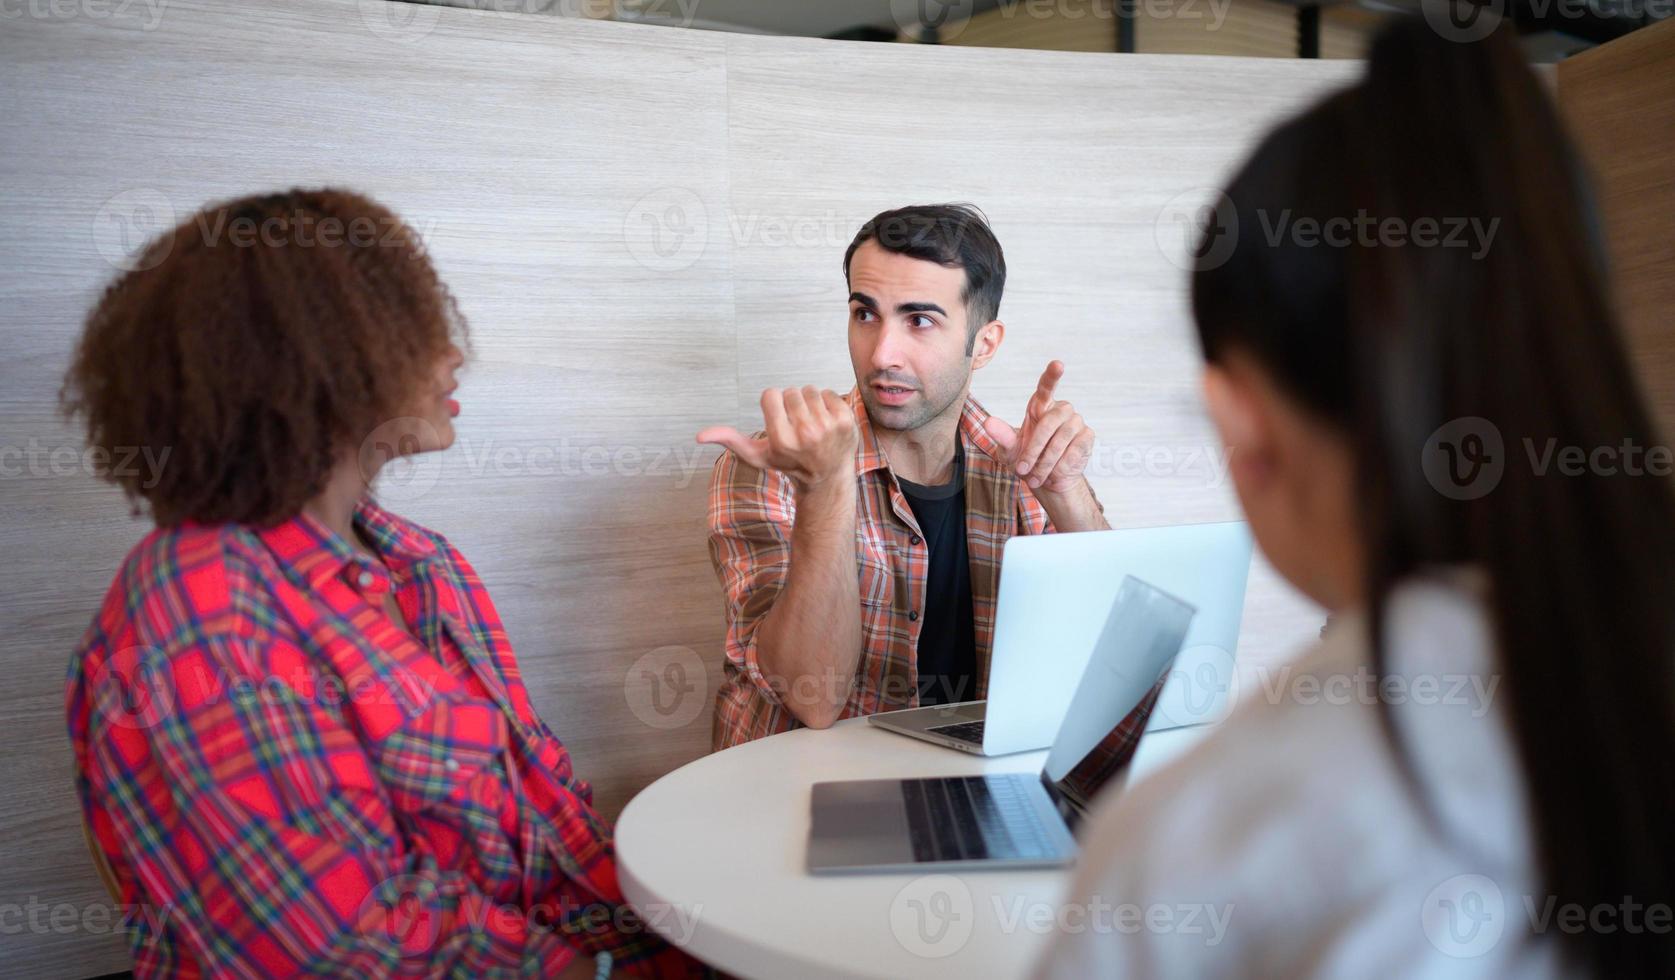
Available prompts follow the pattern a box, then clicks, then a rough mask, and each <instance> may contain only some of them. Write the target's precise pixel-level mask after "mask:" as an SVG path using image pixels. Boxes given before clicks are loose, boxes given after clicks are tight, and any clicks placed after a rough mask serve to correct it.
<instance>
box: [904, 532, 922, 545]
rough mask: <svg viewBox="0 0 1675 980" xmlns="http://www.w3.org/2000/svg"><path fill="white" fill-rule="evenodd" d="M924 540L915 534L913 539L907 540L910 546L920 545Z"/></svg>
mask: <svg viewBox="0 0 1675 980" xmlns="http://www.w3.org/2000/svg"><path fill="white" fill-rule="evenodd" d="M923 540H924V539H923V538H921V537H919V536H918V535H917V534H915V535H914V536H912V537H911V538H908V539H907V543H908V544H918V543H919V542H920V541H923Z"/></svg>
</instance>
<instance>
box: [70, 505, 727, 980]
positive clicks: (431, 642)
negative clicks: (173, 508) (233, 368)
mask: <svg viewBox="0 0 1675 980" xmlns="http://www.w3.org/2000/svg"><path fill="white" fill-rule="evenodd" d="M355 522H356V524H357V526H359V527H360V528H361V529H363V533H364V535H365V537H366V538H367V539H368V540H369V541H370V542H372V543H373V545H374V547H375V548H376V550H377V551H378V553H379V555H380V557H381V558H382V560H383V561H382V563H380V562H377V561H372V560H370V559H369V558H367V557H365V556H364V555H362V554H360V553H358V552H356V551H355V550H354V549H352V548H351V547H350V546H349V544H348V543H347V542H345V541H343V540H342V539H341V538H339V537H337V536H336V535H334V534H333V533H332V532H330V531H329V530H327V529H326V528H325V527H324V526H323V525H321V524H320V523H318V522H317V521H315V520H313V519H312V518H309V517H307V516H298V517H296V518H294V519H292V520H290V521H287V522H285V523H282V524H279V525H277V526H275V527H272V528H268V529H256V528H252V527H246V526H241V525H220V526H206V525H187V526H185V527H181V528H174V529H158V530H155V531H153V532H152V533H151V534H149V535H148V536H147V537H146V538H145V539H144V540H143V541H141V542H140V544H139V545H138V547H136V548H135V549H134V551H133V552H132V553H131V554H130V555H129V556H128V559H127V561H126V562H125V564H124V565H123V568H122V570H121V571H120V572H119V573H118V575H117V577H116V580H115V582H113V583H112V585H111V589H110V592H109V593H108V594H107V596H106V599H105V603H104V607H103V609H102V610H101V611H100V613H99V615H98V617H97V618H96V619H95V621H94V623H93V625H92V627H91V628H90V629H89V630H88V633H87V636H86V637H85V639H84V640H83V643H82V646H81V649H80V650H79V651H78V652H77V653H76V655H75V658H74V659H73V661H72V663H71V666H70V676H69V683H68V692H67V706H68V714H69V726H70V737H71V740H72V742H73V743H74V748H75V760H76V770H77V784H78V788H79V790H80V794H81V799H82V805H83V807H84V810H85V814H86V818H87V822H88V826H89V828H90V829H91V831H92V833H93V836H94V839H95V840H96V842H97V844H98V846H99V848H100V849H101V850H102V851H103V852H104V854H105V856H106V857H107V859H108V861H109V863H110V865H111V867H112V871H113V872H114V875H115V879H116V883H117V885H118V887H119V888H120V891H121V901H122V903H123V905H124V906H125V911H126V915H125V925H126V926H127V927H128V930H129V934H130V937H131V940H132V947H133V956H134V965H135V973H136V974H138V975H139V976H142V977H143V976H154V975H170V976H174V975H198V974H212V975H229V976H249V977H264V976H279V975H290V974H298V973H310V974H322V975H331V976H382V975H390V974H402V975H414V974H419V975H439V974H444V973H446V974H450V975H463V976H473V977H476V976H490V975H494V976H512V975H518V976H529V975H551V974H553V973H556V972H557V971H559V970H560V969H562V968H563V967H564V966H565V964H567V963H569V962H570V961H571V960H572V959H573V958H574V957H575V956H577V955H578V954H580V955H589V956H591V955H592V954H593V953H595V952H598V951H609V952H610V953H611V954H613V956H614V957H615V958H616V962H617V963H618V964H619V965H621V966H623V967H625V968H627V969H629V970H632V971H634V972H637V973H645V974H653V975H682V974H686V973H688V972H692V971H695V970H697V969H698V967H697V965H696V964H695V963H694V961H692V960H690V959H688V958H686V957H685V956H684V955H683V954H681V953H680V952H679V951H677V950H674V949H672V948H670V947H668V946H667V945H665V944H664V943H663V942H662V941H660V940H659V939H657V938H656V936H655V935H653V934H652V933H650V932H649V931H648V930H647V929H646V928H645V926H644V924H643V923H642V922H641V921H640V920H639V919H638V918H636V917H635V916H634V915H633V914H632V913H631V912H628V911H627V910H626V909H625V908H624V906H623V904H622V902H623V899H622V893H621V891H620V889H619V888H618V886H617V878H616V865H615V860H614V856H613V851H612V842H611V831H610V828H609V827H608V826H607V825H606V824H605V822H604V821H603V820H602V819H600V817H599V816H598V815H597V814H596V813H595V812H594V811H593V809H592V806H591V796H592V794H591V791H590V789H589V787H588V785H587V784H586V783H585V782H582V781H581V780H579V779H577V778H575V776H574V775H573V774H572V772H571V768H570V756H569V753H568V752H567V751H566V750H565V748H564V746H563V744H562V743H560V742H559V740H558V738H557V737H556V736H554V735H553V733H552V731H551V730H549V729H548V728H547V726H546V725H545V724H544V723H543V722H542V721H541V719H540V718H538V717H536V715H535V712H534V709H533V708H531V706H530V702H529V695H528V692H527V691H526V690H525V689H524V685H523V681H522V679H521V678H520V676H519V674H518V666H517V662H516V661H515V660H514V658H513V655H512V648H511V646H510V644H509V643H508V642H507V639H506V633H505V630H504V629H503V628H502V627H501V624H500V618H499V616H498V615H497V614H496V613H495V609H494V604H493V603H492V602H490V601H489V596H488V592H487V591H486V590H485V589H484V588H483V585H482V583H481V582H480V581H479V580H478V578H477V575H476V573H475V572H474V571H473V570H472V568H471V566H470V565H469V564H467V563H466V561H465V559H464V558H463V557H462V556H461V555H460V554H459V552H457V551H455V550H454V549H453V548H452V547H450V546H449V545H448V543H447V541H445V540H444V539H443V538H442V537H441V536H440V535H437V534H434V533H432V532H430V531H427V530H425V529H423V528H421V527H419V526H417V525H415V524H412V523H410V522H407V521H405V520H402V519H401V518H399V517H396V516H394V515H391V514H389V513H386V512H384V511H382V510H380V509H379V508H377V507H376V506H373V505H371V504H370V503H367V504H363V505H362V506H361V507H360V508H359V509H358V510H357V512H356V515H355ZM390 590H393V591H394V595H395V601H396V603H397V605H398V606H399V608H400V609H401V613H402V616H403V617H404V618H405V619H406V621H407V623H408V629H403V628H402V626H401V625H400V624H399V623H398V622H396V621H395V620H393V619H392V618H391V617H389V616H388V615H387V614H386V613H385V612H384V609H383V606H382V601H383V596H384V595H385V593H386V592H388V591H390ZM409 630H410V631H411V632H409Z"/></svg>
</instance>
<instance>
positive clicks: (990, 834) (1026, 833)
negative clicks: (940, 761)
mask: <svg viewBox="0 0 1675 980" xmlns="http://www.w3.org/2000/svg"><path fill="white" fill-rule="evenodd" d="M979 724H980V723H979ZM1028 787H1029V782H1028V781H1027V779H1026V778H1025V777H1022V776H1016V775H1007V776H989V777H984V776H965V777H959V776H955V777H950V778H947V779H907V780H903V781H902V796H903V797H904V798H905V800H906V803H907V822H908V827H909V829H910V831H911V836H912V839H913V860H914V861H915V862H919V863H924V862H934V861H970V860H975V859H980V858H981V859H991V860H994V859H1007V858H1049V857H1052V856H1053V850H1052V848H1051V847H1050V846H1049V845H1048V843H1047V835H1046V833H1045V831H1044V830H1043V828H1042V826H1041V821H1040V819H1039V818H1038V817H1037V816H1036V813H1035V807H1034V806H1033V805H1032V804H1031V803H1030V801H1029V798H1028V796H1026V795H1025V793H1026V790H1027V789H1028Z"/></svg>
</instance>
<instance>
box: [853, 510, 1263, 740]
mask: <svg viewBox="0 0 1675 980" xmlns="http://www.w3.org/2000/svg"><path fill="white" fill-rule="evenodd" d="M1250 558H1251V537H1250V531H1249V529H1248V528H1247V527H1246V526H1245V525H1244V524H1243V523H1241V522H1237V521H1235V522H1231V523H1223V524H1189V525H1181V526H1175V527H1145V528H1128V529H1124V530H1119V531H1089V532H1083V533H1076V534H1042V535H1032V536H1021V537H1015V538H1012V539H1011V540H1009V541H1007V542H1006V550H1005V553H1004V556H1003V558H1002V561H1001V574H1000V592H999V597H998V603H997V606H996V609H995V632H994V643H993V644H992V647H991V650H992V652H991V654H990V657H989V685H988V700H987V701H967V702H963V703H960V704H949V705H938V706H935V707H929V708H909V709H906V710H903V711H890V712H885V713H883V714H876V715H871V716H869V717H868V718H867V722H868V723H869V724H872V725H876V726H877V727H879V728H883V729H885V730H887V731H892V732H896V733H898V734H901V735H907V736H910V737H912V738H918V739H924V740H925V741H928V742H935V743H937V744H938V745H945V746H948V747H949V748H953V749H959V750H960V751H962V752H971V753H975V754H978V755H1007V754H1010V753H1013V752H1030V751H1034V750H1036V749H1042V748H1046V747H1047V746H1048V745H1050V744H1052V741H1053V736H1054V735H1056V734H1057V733H1058V730H1059V725H1060V723H1061V722H1063V721H1064V718H1065V712H1066V711H1067V710H1069V707H1070V698H1071V695H1072V694H1073V693H1074V691H1075V690H1076V682H1077V679H1078V678H1080V677H1081V676H1082V671H1083V670H1084V669H1085V668H1086V667H1087V665H1088V663H1089V661H1090V660H1091V659H1092V658H1093V657H1094V655H1095V645H1096V644H1097V643H1099V642H1101V638H1102V637H1101V632H1100V629H1101V627H1102V626H1103V624H1104V623H1105V612H1106V610H1109V609H1110V608H1111V602H1112V599H1113V597H1114V595H1115V592H1116V589H1117V585H1118V583H1120V582H1121V581H1122V580H1123V577H1124V576H1126V575H1135V576H1139V577H1140V578H1143V579H1145V580H1146V581H1147V582H1151V583H1154V584H1155V585H1156V586H1157V587H1158V588H1160V589H1164V590H1166V591H1168V592H1169V593H1170V594H1172V595H1176V596H1180V597H1181V598H1182V599H1183V600H1185V601H1186V602H1188V603H1191V604H1192V605H1193V606H1194V607H1195V608H1196V609H1197V610H1198V614H1197V616H1195V617H1194V618H1193V621H1192V628H1191V630H1190V632H1189V633H1188V634H1187V637H1186V641H1185V644H1184V646H1183V648H1182V650H1181V653H1180V656H1179V657H1178V658H1177V660H1176V662H1175V666H1174V668H1173V669H1172V670H1171V672H1170V677H1169V682H1168V683H1167V684H1165V685H1164V688H1163V692H1162V694H1161V695H1160V697H1159V699H1158V704H1157V708H1156V710H1155V711H1153V712H1152V716H1151V727H1152V728H1153V729H1154V730H1159V731H1161V730H1163V729H1167V728H1178V727H1180V726H1183V725H1195V724H1200V723H1203V722H1207V721H1216V720H1219V719H1220V718H1221V717H1222V716H1223V715H1224V714H1225V713H1226V711H1227V707H1228V699H1229V692H1230V691H1231V689H1232V684H1233V651H1234V650H1235V649H1237V648H1238V645H1239V618H1240V616H1241V614H1242V613H1243V611H1244V605H1245V580H1246V578H1247V576H1248V575H1249V572H1250ZM1107 639H1108V638H1107Z"/></svg>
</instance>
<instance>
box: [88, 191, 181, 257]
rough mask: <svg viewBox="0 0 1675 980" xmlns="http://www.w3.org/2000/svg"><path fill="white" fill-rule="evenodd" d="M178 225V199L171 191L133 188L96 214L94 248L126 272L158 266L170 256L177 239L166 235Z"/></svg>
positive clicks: (112, 200) (94, 217)
mask: <svg viewBox="0 0 1675 980" xmlns="http://www.w3.org/2000/svg"><path fill="white" fill-rule="evenodd" d="M174 226H175V210H174V202H172V201H170V200H169V197H168V195H167V194H164V193H163V192H162V191H160V190H157V189H156V188H153V187H135V188H131V189H129V190H125V191H123V192H122V193H120V194H117V195H115V196H114V197H111V198H110V199H109V200H107V201H105V203H104V204H103V205H101V206H100V208H99V210H98V212H97V213H95V214H94V215H93V247H94V249H95V250H97V251H98V253H99V256H100V257H101V258H103V259H104V260H105V261H106V262H108V263H110V264H111V265H112V266H113V267H114V268H116V269H118V270H120V271H122V272H139V271H142V270H145V269H154V268H156V267H157V266H158V265H160V264H161V263H162V261H163V260H164V259H166V258H168V256H169V250H170V248H171V247H172V245H173V242H172V241H169V240H166V239H164V238H163V237H162V236H164V235H165V234H166V233H168V232H169V231H171V230H172V229H173V228H174ZM154 239H155V241H153V240H154ZM148 243H150V245H151V247H149V248H147V247H146V246H147V244H148Z"/></svg>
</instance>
